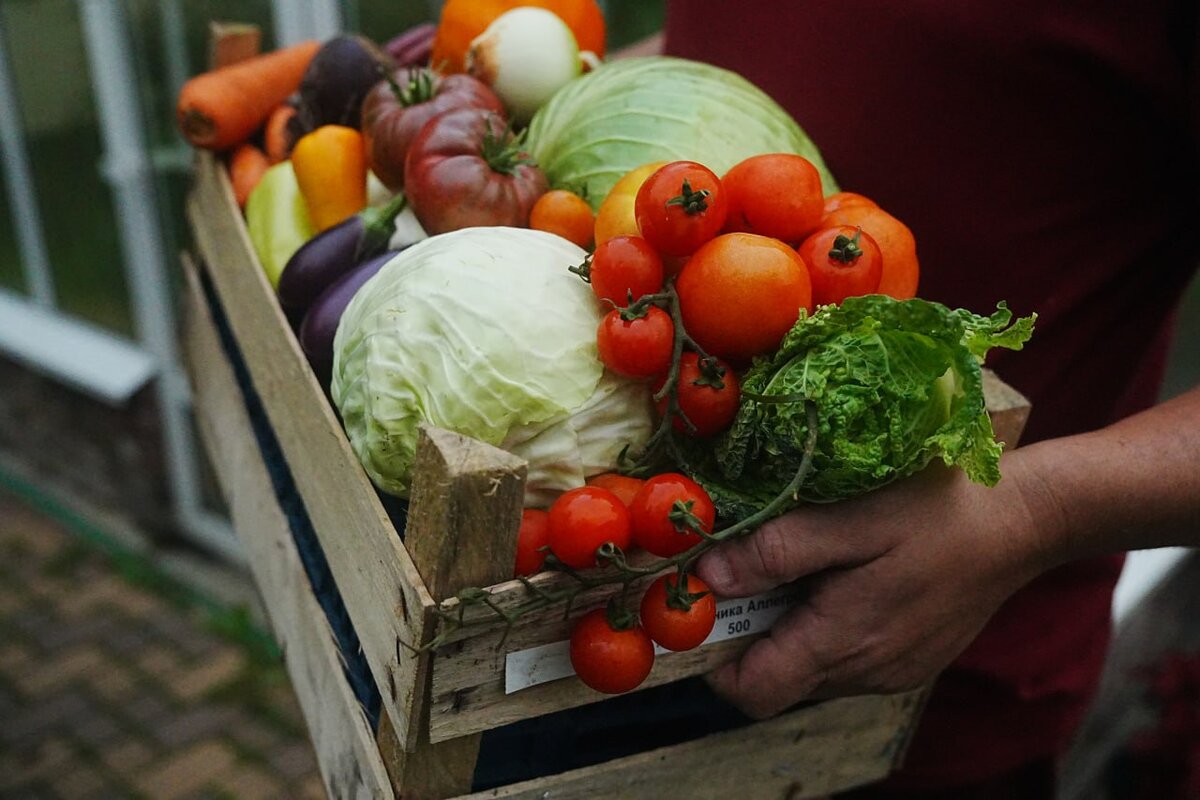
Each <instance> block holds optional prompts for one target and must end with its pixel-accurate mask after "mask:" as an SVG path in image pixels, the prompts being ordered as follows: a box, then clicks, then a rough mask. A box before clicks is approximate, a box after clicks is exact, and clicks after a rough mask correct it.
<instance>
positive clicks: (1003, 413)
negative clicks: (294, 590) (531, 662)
mask: <svg viewBox="0 0 1200 800" xmlns="http://www.w3.org/2000/svg"><path fill="white" fill-rule="evenodd" d="M984 390H985V395H986V398H987V403H988V413H989V414H990V416H991V419H992V425H993V427H994V428H995V429H996V433H997V437H998V438H999V439H1000V440H1001V441H1004V442H1006V443H1008V444H1009V445H1010V446H1015V443H1016V442H1017V440H1018V439H1019V438H1020V434H1021V430H1022V428H1023V427H1024V425H1025V420H1026V419H1027V418H1028V416H1029V403H1028V401H1027V400H1026V399H1025V398H1024V397H1023V396H1022V395H1020V394H1019V393H1018V392H1016V391H1015V390H1014V389H1012V388H1011V387H1009V386H1008V385H1007V384H1004V383H1003V382H1002V381H1000V380H999V379H998V378H996V376H995V375H993V374H991V373H990V372H987V371H985V378H984ZM650 580H651V578H646V579H643V580H641V581H639V582H638V583H636V584H634V585H633V589H632V595H633V596H635V597H636V596H638V592H639V591H640V588H641V587H642V586H644V585H645V584H647V583H649V581H650ZM533 582H534V584H535V585H537V586H539V587H541V588H547V589H552V588H562V587H565V586H569V585H570V583H571V579H570V578H569V577H567V576H564V575H555V574H543V575H540V576H537V577H536V578H534V581H533ZM489 591H490V592H491V593H492V597H493V601H494V602H495V604H496V605H497V606H498V607H500V608H504V609H509V608H512V607H513V606H515V605H518V604H520V603H522V602H525V601H526V600H528V598H529V593H528V591H527V590H526V588H525V587H524V586H523V585H521V583H519V582H517V581H509V582H507V583H504V584H501V585H499V586H494V587H491V588H490V590H489ZM618 591H620V589H619V587H616V586H605V587H599V588H596V589H593V590H590V591H588V592H586V593H583V594H581V595H580V597H579V598H578V600H577V602H576V604H575V609H574V610H573V611H572V619H571V620H564V619H563V613H562V609H561V608H552V609H545V610H542V611H539V612H537V613H532V614H529V615H527V616H525V617H523V618H522V619H521V620H520V621H519V622H518V623H517V624H516V625H515V626H514V627H513V629H512V630H511V631H509V633H508V635H507V638H506V639H505V642H504V646H503V648H502V649H499V648H498V645H499V643H500V641H501V639H502V638H503V637H504V631H503V627H502V626H501V625H499V624H495V623H493V624H491V625H482V626H469V627H464V628H463V629H461V630H460V631H458V632H457V634H456V635H455V636H452V637H450V641H451V642H453V644H451V645H448V646H447V647H445V648H443V649H442V650H441V651H440V652H439V653H438V654H437V655H436V656H435V657H434V660H433V667H432V668H433V696H432V700H431V705H430V736H431V738H432V739H433V741H435V742H436V741H442V740H444V739H451V738H454V737H456V736H462V735H465V734H469V733H477V732H479V731H484V730H487V729H488V728H493V727H496V726H497V725H503V724H508V723H511V722H517V721H520V720H523V719H529V718H530V717H536V716H540V715H542V714H547V713H550V712H552V711H558V710H561V709H564V708H573V707H576V706H581V705H586V704H588V703H594V702H597V701H599V700H602V699H604V697H605V695H602V694H600V693H598V692H595V691H593V690H591V689H589V688H588V687H586V686H584V685H583V684H582V683H581V682H580V681H579V680H578V679H576V678H574V677H571V678H563V679H560V680H557V681H553V682H550V683H545V684H541V685H539V686H533V687H530V688H528V689H524V690H522V691H520V692H516V693H514V694H511V695H506V694H505V693H504V665H505V656H506V654H508V653H512V652H516V651H519V650H523V649H526V648H529V647H536V646H539V645H543V644H549V643H552V642H559V641H564V640H566V639H567V638H569V636H570V629H571V625H572V624H573V620H574V619H576V618H578V617H579V616H580V615H582V614H583V613H585V612H586V611H587V610H589V609H591V608H596V607H599V606H601V605H603V604H604V603H606V602H607V601H608V599H609V598H610V597H612V596H613V595H614V594H616V593H617V592H618ZM456 605H457V603H456V602H454V601H451V602H449V603H447V604H445V606H448V607H451V608H453V607H455V606H456ZM466 616H467V618H469V619H477V620H485V621H491V620H494V615H493V614H492V612H491V611H489V610H488V609H486V608H479V609H474V610H472V611H471V612H470V613H468V614H467V615H466ZM753 640H754V639H753V637H745V638H742V639H734V640H726V641H723V642H716V643H713V644H710V645H705V646H703V647H701V648H699V649H697V650H693V651H690V652H687V653H673V654H670V655H666V656H659V657H658V658H657V659H656V660H655V665H654V669H653V671H652V672H651V673H650V676H649V677H648V678H647V679H646V682H645V683H644V684H642V688H650V687H652V686H657V685H660V684H664V683H670V682H672V681H676V680H679V679H681V678H686V677H690V676H692V675H701V674H704V673H706V672H709V671H710V670H712V669H713V668H714V667H716V666H719V665H721V664H724V663H726V662H728V661H731V660H733V659H735V658H737V657H738V656H739V655H740V654H741V653H742V652H743V651H744V650H745V649H746V648H747V647H749V646H750V644H751V643H752V642H753Z"/></svg>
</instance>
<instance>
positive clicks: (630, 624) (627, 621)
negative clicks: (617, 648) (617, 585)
mask: <svg viewBox="0 0 1200 800" xmlns="http://www.w3.org/2000/svg"><path fill="white" fill-rule="evenodd" d="M604 613H605V616H607V617H608V626H609V627H610V628H612V629H613V630H614V631H627V630H630V629H631V628H634V627H635V626H636V625H637V621H638V618H637V614H635V613H633V612H632V611H630V610H629V609H628V608H626V607H625V606H624V604H623V603H621V602H620V601H619V600H618V599H617V598H615V597H613V598H612V599H610V600H609V601H608V607H607V608H606V609H605V610H604Z"/></svg>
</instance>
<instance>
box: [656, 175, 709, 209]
mask: <svg viewBox="0 0 1200 800" xmlns="http://www.w3.org/2000/svg"><path fill="white" fill-rule="evenodd" d="M710 195H712V192H710V191H709V190H708V189H698V190H694V189H692V184H691V183H689V182H688V179H687V178H684V179H683V186H682V187H680V190H679V194H677V195H676V196H675V197H672V198H671V199H670V200H668V201H667V205H668V206H679V207H680V208H682V209H683V210H684V213H686V214H687V215H688V216H689V217H694V216H696V215H697V214H702V213H703V212H705V211H707V210H708V198H709V196H710Z"/></svg>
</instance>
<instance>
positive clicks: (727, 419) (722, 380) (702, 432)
mask: <svg viewBox="0 0 1200 800" xmlns="http://www.w3.org/2000/svg"><path fill="white" fill-rule="evenodd" d="M717 384H720V385H719V386H718V385H717ZM659 388H661V385H660V387H659ZM675 399H676V401H677V402H678V403H679V410H680V411H681V412H683V415H684V416H685V417H687V418H688V420H689V421H690V422H691V423H692V428H688V426H687V423H685V422H684V421H683V420H682V419H680V418H679V417H676V418H675V419H674V420H673V421H672V423H671V424H672V425H673V426H674V428H675V430H677V431H679V432H680V433H684V434H688V435H690V436H712V435H713V434H714V433H719V432H720V431H723V430H725V428H727V427H729V423H731V422H733V418H734V417H735V416H737V411H738V401H739V400H741V389H740V388H739V387H738V379H737V375H735V374H734V372H733V370H732V369H731V368H730V366H729V365H728V364H726V363H725V362H724V361H722V360H721V359H719V358H713V363H712V364H710V365H708V367H707V368H706V369H701V367H700V356H699V355H697V354H696V353H693V352H691V351H687V352H685V353H684V354H683V355H682V356H680V358H679V383H678V385H677V387H676V389H675ZM667 400H668V398H666V397H664V398H663V399H662V400H659V401H658V413H659V416H661V415H663V414H665V413H666V411H667V405H668V403H667Z"/></svg>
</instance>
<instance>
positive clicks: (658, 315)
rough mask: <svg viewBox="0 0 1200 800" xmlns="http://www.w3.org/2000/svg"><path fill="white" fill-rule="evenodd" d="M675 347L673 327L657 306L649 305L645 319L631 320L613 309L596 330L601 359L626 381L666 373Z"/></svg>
mask: <svg viewBox="0 0 1200 800" xmlns="http://www.w3.org/2000/svg"><path fill="white" fill-rule="evenodd" d="M674 347H675V324H674V323H673V322H671V315H670V314H668V313H667V312H665V311H663V310H662V309H661V308H659V307H658V306H650V307H649V308H648V309H647V310H646V316H644V317H638V318H636V319H631V320H626V319H623V318H622V316H621V312H620V311H618V310H617V309H613V310H612V311H610V312H608V313H607V314H605V315H604V319H602V320H600V328H599V329H598V330H597V331H596V348H597V350H599V352H600V360H601V361H603V362H604V365H605V366H606V367H608V368H609V369H611V370H612V371H613V372H616V373H619V374H621V375H624V376H626V377H628V378H653V377H654V376H655V375H661V374H663V373H664V372H666V371H667V370H668V369H670V367H671V356H672V355H673V354H674Z"/></svg>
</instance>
